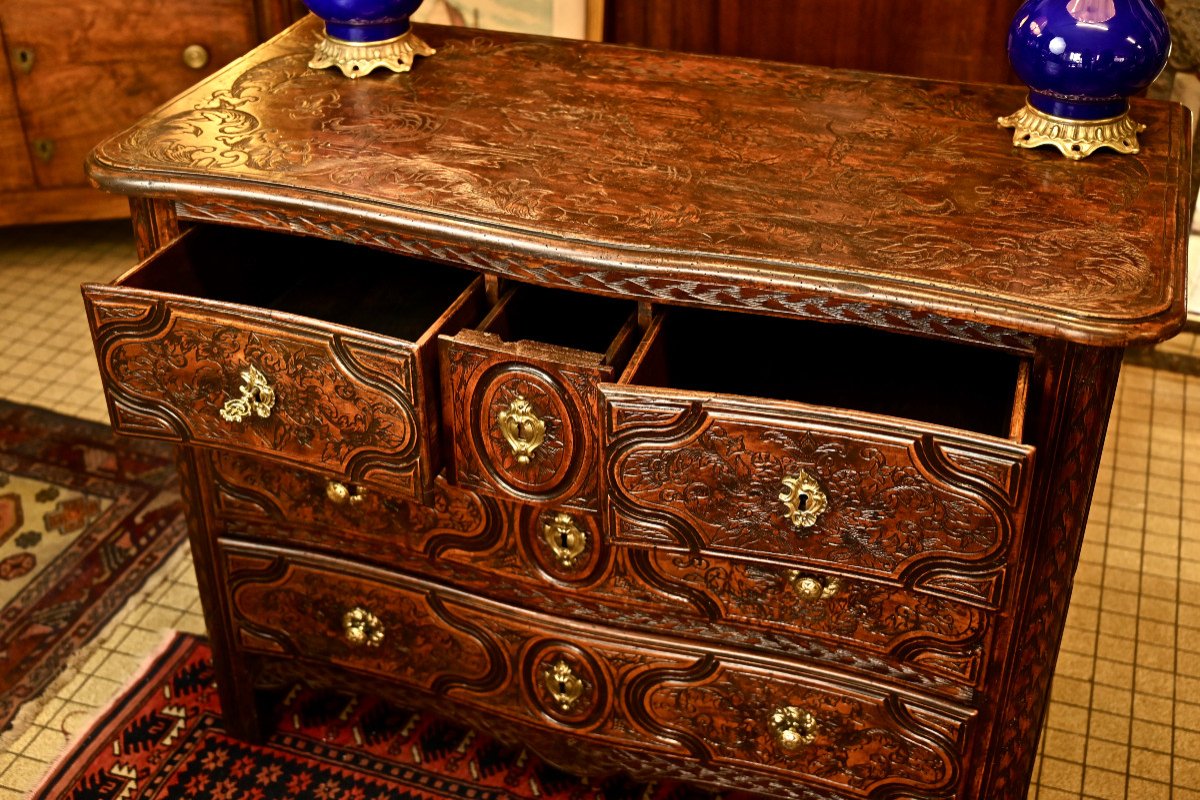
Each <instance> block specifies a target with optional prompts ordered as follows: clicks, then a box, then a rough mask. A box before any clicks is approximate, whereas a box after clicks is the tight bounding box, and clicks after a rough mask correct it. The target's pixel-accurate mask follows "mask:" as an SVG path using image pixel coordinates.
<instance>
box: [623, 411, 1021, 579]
mask: <svg viewBox="0 0 1200 800" xmlns="http://www.w3.org/2000/svg"><path fill="white" fill-rule="evenodd" d="M609 394H610V395H613V396H615V395H619V394H620V393H619V392H610V393H609ZM611 402H612V408H613V411H612V413H613V414H615V415H616V417H614V419H617V420H619V421H618V423H617V425H618V427H619V429H618V431H617V432H616V433H614V434H613V435H612V438H611V439H610V441H609V444H608V450H607V452H609V453H610V454H612V455H611V456H610V461H609V465H608V472H609V476H610V481H611V487H610V488H611V498H610V510H611V513H612V515H613V520H614V524H615V525H616V530H615V531H614V534H615V535H616V536H617V537H618V538H624V539H627V540H629V541H643V542H655V541H657V542H672V543H675V544H683V545H687V546H688V547H691V548H713V549H714V550H719V551H725V552H731V553H744V554H770V555H777V556H784V557H788V558H796V559H800V560H802V561H806V562H810V563H818V564H825V565H828V566H830V567H836V568H838V569H839V570H841V569H846V570H851V571H855V572H862V573H868V574H874V575H880V576H886V577H897V576H900V575H901V574H903V573H904V572H905V571H906V570H911V569H915V568H916V565H917V564H919V563H925V564H929V563H930V562H933V561H936V562H940V563H942V564H950V565H954V564H959V565H973V564H979V563H981V562H983V563H986V562H988V560H994V559H995V558H996V557H997V556H998V555H1000V554H1002V553H1003V552H1004V551H1005V549H1006V548H1007V546H1008V545H1009V544H1010V543H1011V539H1012V536H1013V533H1014V527H1013V517H1014V515H1015V512H1016V511H1017V510H1018V508H1019V507H1020V505H1019V503H1020V501H1019V499H1018V498H1017V497H1013V496H1012V494H1011V493H1010V491H1009V490H1008V489H1007V488H1006V487H997V486H994V485H990V482H989V484H988V488H987V489H983V488H982V487H981V486H980V482H981V481H982V480H983V476H978V475H968V474H966V473H960V472H958V470H957V468H956V467H955V465H954V464H953V463H952V462H950V461H949V460H948V459H937V460H935V461H933V462H931V461H930V460H929V459H928V458H927V457H926V456H923V455H922V450H923V449H928V447H925V448H921V447H917V446H914V445H910V444H907V443H904V442H897V441H895V440H893V439H889V438H887V437H885V436H883V435H879V434H869V433H863V432H852V431H846V432H840V431H822V430H819V429H816V430H814V429H813V428H811V426H808V425H806V424H805V423H804V421H803V420H798V421H793V420H787V419H783V418H774V417H762V418H758V419H746V418H744V417H740V416H738V415H734V414H732V413H728V412H725V411H724V410H722V409H720V408H718V407H716V406H715V404H714V406H713V408H711V409H706V410H703V411H702V412H701V413H700V415H699V417H695V416H692V417H679V416H678V415H677V410H676V409H675V408H672V407H669V406H662V407H661V416H662V418H663V419H664V420H665V421H668V422H670V421H671V420H674V422H670V425H671V427H668V428H665V429H664V428H663V427H661V426H658V425H653V424H652V423H650V422H647V421H646V418H645V417H642V418H641V419H640V420H639V421H638V422H636V423H632V424H630V425H628V426H626V425H625V423H624V421H623V420H622V418H621V416H620V415H621V413H622V410H623V409H624V408H625V407H634V408H636V409H637V411H638V413H639V414H644V413H645V412H646V411H647V410H648V409H646V408H640V407H638V406H637V401H636V400H635V399H632V398H631V399H629V400H624V399H617V400H612V401H611ZM655 410H660V409H659V408H656V409H655ZM938 462H940V463H938ZM799 468H802V469H804V470H806V471H808V472H809V473H811V474H812V475H814V476H815V477H816V479H817V481H818V482H819V483H820V485H821V486H822V488H823V490H824V493H825V495H826V497H827V500H828V507H827V509H826V510H825V511H824V513H823V514H822V515H821V516H820V518H819V519H818V520H817V521H816V523H815V524H814V525H813V526H811V527H808V528H797V527H796V526H794V525H792V524H791V523H790V522H789V521H788V518H787V511H788V509H787V507H786V506H785V505H784V504H783V503H782V502H781V501H780V500H779V492H780V488H781V487H782V486H783V481H784V479H785V478H786V477H788V476H789V475H792V474H794V473H795V472H796V470H797V469H799ZM972 569H975V568H974V567H972ZM979 595H980V599H986V600H989V601H990V600H991V597H990V592H987V593H984V590H983V589H980V590H979Z"/></svg>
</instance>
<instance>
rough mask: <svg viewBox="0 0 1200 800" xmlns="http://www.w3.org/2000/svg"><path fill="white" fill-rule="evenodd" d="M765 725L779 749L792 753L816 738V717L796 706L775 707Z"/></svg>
mask: <svg viewBox="0 0 1200 800" xmlns="http://www.w3.org/2000/svg"><path fill="white" fill-rule="evenodd" d="M767 727H769V728H770V729H771V735H772V736H773V737H774V739H775V744H776V745H778V747H779V749H780V750H783V751H784V752H786V753H794V752H796V751H797V750H799V749H800V748H802V747H804V745H806V744H812V743H813V742H814V741H816V739H817V718H816V717H814V716H813V715H812V714H810V713H808V712H807V711H804V710H803V709H800V708H797V707H796V706H783V707H781V708H777V709H775V711H774V712H772V714H771V718H770V719H769V720H767Z"/></svg>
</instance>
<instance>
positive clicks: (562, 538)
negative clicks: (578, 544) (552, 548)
mask: <svg viewBox="0 0 1200 800" xmlns="http://www.w3.org/2000/svg"><path fill="white" fill-rule="evenodd" d="M558 541H559V544H560V545H561V546H562V549H563V550H566V549H568V548H569V547H570V546H571V537H570V536H568V535H567V532H566V531H559V533H558Z"/></svg>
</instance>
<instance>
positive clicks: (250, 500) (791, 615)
mask: <svg viewBox="0 0 1200 800" xmlns="http://www.w3.org/2000/svg"><path fill="white" fill-rule="evenodd" d="M203 462H204V466H203V468H202V474H203V475H205V476H206V480H207V481H208V482H209V483H210V484H211V486H212V489H211V495H210V496H211V497H212V498H213V510H214V513H215V515H216V518H217V524H218V531H219V533H220V535H232V536H243V537H246V538H248V539H252V540H254V541H260V542H270V543H275V544H277V545H280V546H284V547H291V548H301V549H309V550H313V551H317V552H326V553H331V554H338V555H341V556H344V557H348V558H359V559H363V560H365V561H367V562H370V563H373V564H377V565H380V566H383V567H396V568H401V569H404V570H407V571H410V572H416V573H420V574H422V575H426V576H429V577H431V578H435V579H438V580H442V581H446V582H448V583H450V584H452V585H454V586H458V587H461V588H465V589H472V590H477V591H479V592H480V593H481V594H483V595H485V596H488V597H491V598H493V599H496V600H500V601H503V602H508V603H513V604H516V605H519V606H521V607H522V608H528V609H530V610H539V611H543V612H546V613H551V614H562V615H565V616H573V617H575V618H576V619H580V620H592V621H595V622H599V623H606V624H614V625H626V626H631V627H638V628H642V629H644V630H647V631H661V630H668V629H669V630H671V631H673V632H674V633H676V634H678V635H687V636H692V637H697V638H701V639H705V640H707V641H713V642H725V643H730V644H732V643H739V644H740V645H741V646H745V647H753V648H759V649H762V650H764V651H768V650H769V651H773V652H776V653H779V654H781V655H784V656H787V657H798V656H799V657H804V658H808V659H813V660H835V661H836V662H837V663H838V664H839V666H840V667H843V668H848V669H852V670H857V671H860V672H867V673H868V674H873V675H880V674H882V675H886V676H887V677H889V678H891V679H894V680H901V681H907V682H909V683H911V684H913V685H916V686H921V687H923V688H925V689H927V690H930V691H936V692H941V693H948V694H950V695H951V696H958V695H959V692H958V691H956V689H960V688H961V687H975V686H977V685H978V681H979V679H980V678H981V677H982V674H983V670H982V667H983V665H984V664H985V663H986V658H987V654H988V652H989V648H990V646H991V644H992V635H993V629H994V624H995V620H994V614H993V613H992V612H989V611H986V610H984V609H980V608H978V607H976V606H975V605H973V604H971V603H969V602H964V601H962V600H961V599H958V598H952V597H944V596H940V595H937V594H930V593H928V592H920V591H915V590H912V589H910V588H908V587H906V586H899V587H897V586H892V585H888V584H887V583H882V582H879V581H872V580H864V579H861V578H852V577H848V576H839V575H830V574H827V573H822V572H818V571H816V570H812V569H807V570H799V569H795V568H794V567H789V566H787V565H780V564H777V563H759V562H755V561H750V560H746V559H733V558H722V557H718V556H714V555H711V554H693V553H688V552H678V551H675V550H670V549H665V548H648V549H642V548H633V547H613V546H611V545H609V544H607V543H605V542H604V537H603V536H602V534H601V532H600V530H599V528H598V525H597V521H596V519H595V517H594V515H590V514H581V513H578V512H564V511H562V510H561V509H558V508H555V507H540V506H527V505H524V504H520V503H514V502H509V501H505V500H502V499H493V498H490V497H488V496H486V495H480V494H477V493H475V492H472V491H469V490H466V489H461V488H458V487H454V486H451V485H449V484H448V483H447V482H446V481H444V480H442V479H439V480H438V481H437V482H436V483H435V485H434V493H433V496H432V497H431V499H430V501H429V505H423V504H419V503H414V502H411V501H406V500H404V499H401V498H398V497H395V496H392V495H389V494H388V493H386V492H384V491H380V490H376V489H375V488H374V487H370V488H365V487H361V486H354V485H349V486H348V485H346V484H342V483H340V482H337V481H331V480H329V479H328V478H326V477H324V476H322V475H320V474H317V473H314V472H310V471H308V470H301V469H295V468H291V467H288V466H285V465H281V464H274V463H271V462H268V461H264V460H261V459H258V458H254V457H252V456H248V455H243V454H240V453H227V452H221V451H213V452H212V453H211V454H210V455H208V456H207V457H206V458H205V459H203ZM331 486H332V487H335V491H334V492H333V493H332V495H331V493H330V491H329V490H330V487H331ZM343 490H344V491H343ZM884 665H886V666H887V667H890V669H886V670H885V671H883V672H882V673H881V672H880V671H879V667H880V666H884Z"/></svg>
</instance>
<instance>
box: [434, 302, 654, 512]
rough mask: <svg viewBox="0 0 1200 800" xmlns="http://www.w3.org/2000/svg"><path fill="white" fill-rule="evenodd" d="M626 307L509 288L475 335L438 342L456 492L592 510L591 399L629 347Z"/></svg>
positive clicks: (631, 325) (629, 308) (631, 321)
mask: <svg viewBox="0 0 1200 800" xmlns="http://www.w3.org/2000/svg"><path fill="white" fill-rule="evenodd" d="M634 312H635V307H634V305H633V304H632V303H626V302H622V301H616V300H611V299H606V298H600V297H593V296H590V295H584V294H573V293H569V292H559V291H552V290H547V289H540V288H536V287H518V288H517V289H515V290H513V291H510V292H509V293H508V294H506V295H505V296H504V297H503V298H501V300H500V302H499V303H498V304H497V306H496V308H495V309H493V311H492V313H491V314H489V315H488V317H487V318H486V319H484V320H483V322H482V323H481V324H480V325H479V326H478V328H477V329H472V330H464V331H462V332H460V333H458V334H457V335H456V336H453V337H449V336H443V337H442V340H441V368H442V385H443V394H444V400H445V404H446V411H445V415H446V419H447V421H448V423H449V426H450V428H451V435H452V441H453V449H454V470H455V479H456V481H457V483H459V484H460V485H462V486H468V487H470V488H473V489H478V490H480V491H486V492H493V493H501V494H503V495H506V496H511V497H514V498H519V499H522V500H527V501H532V502H539V503H554V504H556V505H559V506H562V507H564V508H569V509H578V510H595V508H596V506H597V502H598V500H597V488H596V487H597V482H596V475H597V467H598V465H599V454H598V448H597V438H596V428H597V393H596V387H597V385H598V384H599V383H600V382H601V381H610V380H613V378H614V377H615V375H616V373H617V371H618V370H619V369H620V368H621V366H622V365H623V364H624V362H625V360H626V359H627V358H628V354H629V351H630V350H632V348H633V345H634V344H636V340H637V333H638V329H637V325H636V318H635V313H634Z"/></svg>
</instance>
